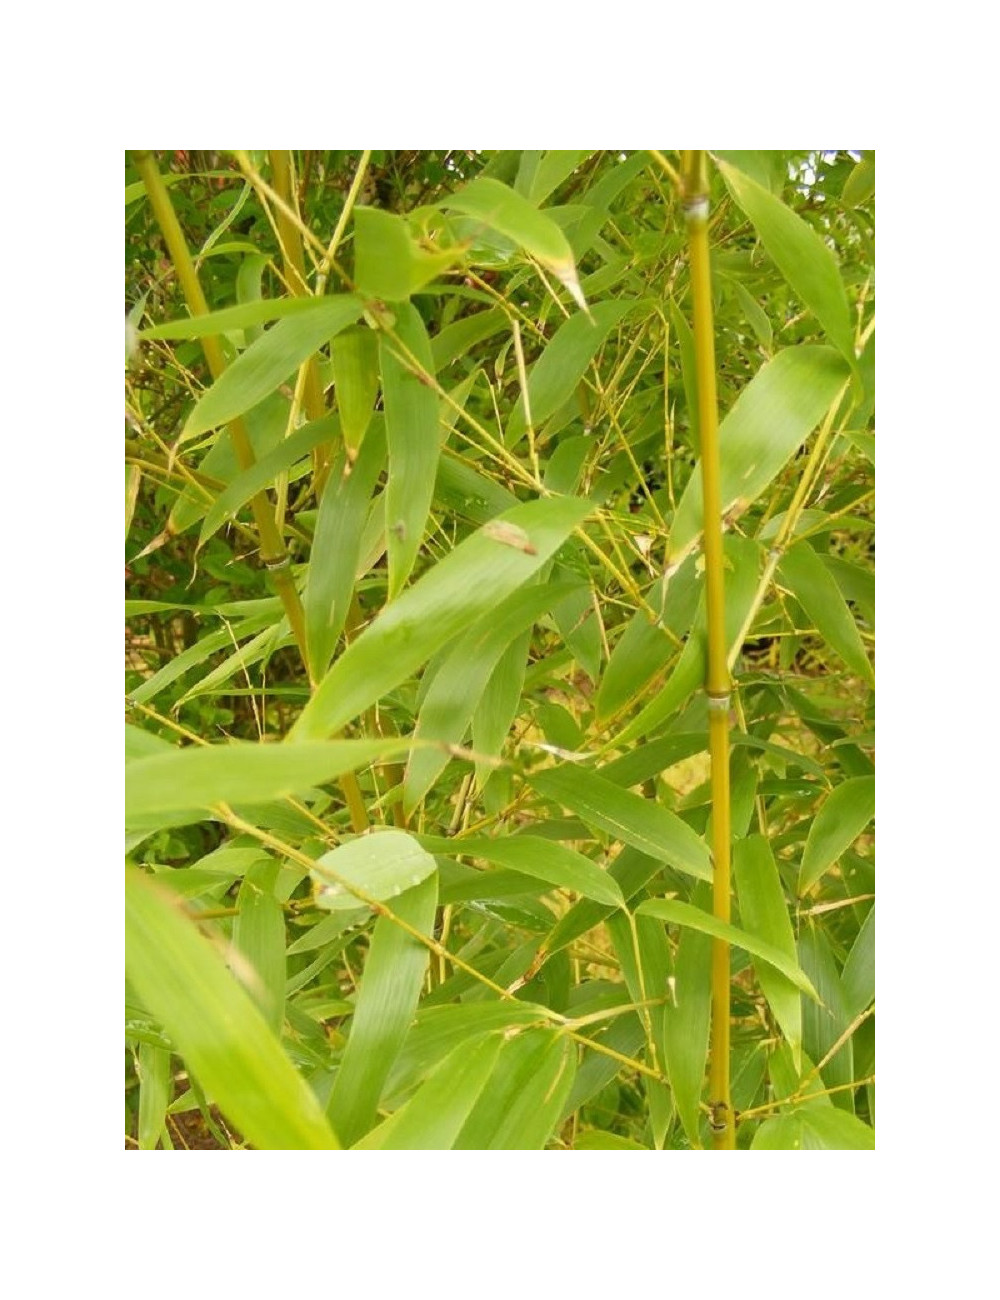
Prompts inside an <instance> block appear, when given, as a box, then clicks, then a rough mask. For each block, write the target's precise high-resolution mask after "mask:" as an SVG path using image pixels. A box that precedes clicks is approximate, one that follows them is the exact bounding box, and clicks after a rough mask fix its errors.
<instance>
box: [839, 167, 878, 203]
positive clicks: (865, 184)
mask: <svg viewBox="0 0 1000 1300" xmlns="http://www.w3.org/2000/svg"><path fill="white" fill-rule="evenodd" d="M874 193H875V159H874V158H872V157H871V156H870V155H869V156H868V157H867V158H862V159H861V160H860V161H859V162H858V163H856V164H855V167H854V170H853V171H852V172H851V174H850V176H848V178H847V180H846V181H844V189H843V193H842V194H841V202H842V203H843V204H844V207H845V208H857V207H860V206H861V204H862V203H864V202H866V201H867V200H868V199H870V198H871V196H872V195H873V194H874Z"/></svg>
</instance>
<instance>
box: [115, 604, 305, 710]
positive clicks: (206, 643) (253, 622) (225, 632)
mask: <svg viewBox="0 0 1000 1300" xmlns="http://www.w3.org/2000/svg"><path fill="white" fill-rule="evenodd" d="M280 617H281V606H280V604H274V603H271V604H268V605H267V606H266V608H262V609H260V610H259V611H258V612H257V613H256V614H255V615H253V616H251V617H250V618H247V619H244V620H243V621H241V622H240V623H238V624H237V625H236V626H235V627H232V628H229V627H223V628H220V630H219V631H218V632H208V633H206V635H205V636H203V637H201V638H199V640H197V641H196V642H195V643H194V645H192V646H188V648H187V649H186V650H182V651H181V653H180V654H179V655H175V656H174V658H173V659H171V660H169V661H168V662H167V663H165V664H164V665H163V667H162V668H161V669H160V670H159V672H156V673H154V674H153V676H152V677H148V678H147V679H146V681H144V682H143V683H142V684H141V685H139V686H137V687H136V689H135V690H134V691H132V693H131V697H132V699H133V700H134V701H135V702H136V704H145V703H146V701H147V700H151V699H152V698H153V697H154V696H155V695H158V694H159V693H160V691H163V690H166V688H167V687H168V686H170V685H171V684H172V683H173V682H175V681H177V679H178V678H179V677H183V676H184V674H185V673H186V672H188V671H189V670H190V669H192V668H197V667H198V665H199V664H202V663H204V662H205V660H206V659H208V658H209V657H210V656H211V655H213V654H215V653H216V652H217V651H219V650H224V649H227V648H228V647H230V646H232V644H233V642H234V641H236V642H237V644H239V642H240V641H241V640H243V639H244V638H245V637H249V636H250V635H251V634H252V633H254V632H257V631H259V629H260V628H262V627H267V626H269V625H272V624H274V623H275V622H276V621H277V620H278V619H280Z"/></svg>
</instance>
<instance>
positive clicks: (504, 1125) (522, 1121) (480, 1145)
mask: <svg viewBox="0 0 1000 1300" xmlns="http://www.w3.org/2000/svg"><path fill="white" fill-rule="evenodd" d="M575 1073H576V1048H575V1047H574V1045H573V1043H572V1041H571V1040H570V1039H568V1038H566V1037H565V1036H564V1035H561V1034H559V1033H557V1032H555V1031H553V1030H551V1029H526V1030H525V1031H524V1032H523V1033H521V1034H518V1035H517V1036H516V1037H515V1038H512V1039H509V1040H508V1041H507V1042H505V1043H504V1045H503V1047H502V1049H501V1051H500V1055H499V1057H498V1059H497V1062H496V1064H495V1066H494V1069H493V1073H492V1075H491V1076H490V1079H489V1082H488V1083H487V1085H486V1087H485V1088H484V1089H483V1091H482V1093H481V1094H480V1096H479V1099H478V1101H477V1102H476V1104H475V1106H474V1107H473V1110H472V1113H471V1114H470V1115H469V1118H468V1120H467V1121H466V1123H465V1125H464V1127H463V1128H462V1131H461V1134H460V1135H459V1137H458V1140H457V1141H456V1142H455V1148H456V1149H457V1150H463V1151H540V1150H541V1149H542V1147H544V1145H545V1143H546V1141H547V1140H548V1138H549V1136H550V1135H551V1133H552V1130H553V1129H554V1128H555V1126H556V1123H557V1122H558V1120H559V1114H560V1111H561V1109H562V1105H563V1102H564V1100H565V1099H566V1097H567V1095H568V1094H569V1090H570V1088H571V1087H572V1085H573V1076H574V1074H575Z"/></svg>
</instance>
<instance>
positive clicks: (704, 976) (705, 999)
mask: <svg viewBox="0 0 1000 1300" xmlns="http://www.w3.org/2000/svg"><path fill="white" fill-rule="evenodd" d="M692 898H693V900H694V903H695V904H696V905H697V906H698V908H700V909H701V910H702V911H704V909H705V908H707V907H711V905H712V890H711V887H710V886H709V885H707V884H704V883H702V884H699V885H696V886H695V890H694V893H693V894H692ZM711 976H712V940H711V939H710V938H709V936H708V935H706V934H702V933H701V932H700V931H698V930H692V929H687V928H684V929H682V930H681V933H680V938H679V940H678V944H677V954H676V956H675V958H674V983H673V986H672V988H671V996H670V997H669V998H668V1000H667V1005H666V1011H665V1014H664V1046H665V1049H666V1058H667V1077H668V1078H669V1080H670V1091H671V1093H672V1094H673V1099H674V1106H675V1107H676V1110H677V1115H678V1117H679V1119H680V1121H681V1125H682V1127H683V1129H684V1132H685V1133H686V1134H687V1138H688V1141H689V1142H690V1144H691V1146H693V1147H700V1146H701V1111H700V1106H701V1095H702V1091H703V1090H704V1086H705V1064H706V1062H707V1060H708V1040H709V1028H710V1024H711V1017H712V979H711Z"/></svg>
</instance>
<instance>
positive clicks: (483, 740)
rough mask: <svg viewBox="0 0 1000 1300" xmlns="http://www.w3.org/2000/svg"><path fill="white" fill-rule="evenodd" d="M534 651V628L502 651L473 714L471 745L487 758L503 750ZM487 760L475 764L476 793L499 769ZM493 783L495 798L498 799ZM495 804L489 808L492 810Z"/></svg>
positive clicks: (495, 784)
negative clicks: (532, 636) (532, 642)
mask: <svg viewBox="0 0 1000 1300" xmlns="http://www.w3.org/2000/svg"><path fill="white" fill-rule="evenodd" d="M530 649H531V629H530V628H528V629H526V630H525V631H524V632H521V633H519V634H518V635H517V636H516V637H515V638H514V640H513V641H511V642H510V644H509V645H508V646H506V648H505V649H504V650H503V651H502V652H501V654H500V658H499V659H498V661H497V663H496V665H495V666H494V669H493V672H492V673H491V674H490V678H489V681H487V683H486V689H485V690H484V691H483V693H482V695H481V697H480V699H479V702H478V704H477V705H476V711H475V713H473V715H472V746H473V748H474V749H475V751H476V753H477V754H479V755H483V756H485V757H497V756H499V754H500V753H501V751H502V750H503V746H504V741H505V740H506V739H507V736H508V733H509V732H510V729H511V726H512V724H513V722H514V719H515V718H516V717H517V715H518V713H519V711H520V710H521V708H522V707H523V700H522V692H523V690H524V677H525V673H526V671H527V667H528V654H529V651H530ZM485 757H484V758H481V759H477V761H476V786H475V788H476V790H478V791H481V792H483V793H484V795H485V792H486V784H487V782H488V781H489V780H490V778H491V776H492V775H493V773H494V771H495V770H496V769H495V768H494V767H493V766H492V765H491V764H490V763H488V762H487V761H485ZM497 784H498V783H497V782H494V790H493V795H492V796H490V797H491V798H492V797H497V791H496V787H497ZM493 806H495V805H490V807H491V810H492V807H493Z"/></svg>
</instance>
